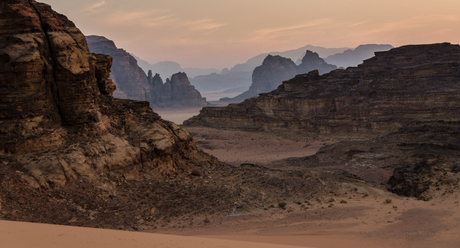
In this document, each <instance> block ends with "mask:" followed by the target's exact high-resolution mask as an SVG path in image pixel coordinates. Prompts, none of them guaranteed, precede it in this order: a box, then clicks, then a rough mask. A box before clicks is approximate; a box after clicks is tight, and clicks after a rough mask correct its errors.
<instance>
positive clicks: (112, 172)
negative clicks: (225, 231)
mask: <svg viewBox="0 0 460 248" xmlns="http://www.w3.org/2000/svg"><path fill="white" fill-rule="evenodd" d="M0 7H1V8H0V10H1V15H2V18H3V21H2V23H1V28H0V30H1V31H0V41H1V44H2V47H1V48H0V54H1V55H0V57H1V58H2V66H1V67H0V79H1V80H0V82H1V86H0V97H1V101H0V109H1V112H0V113H1V114H0V148H1V149H0V155H1V156H4V158H7V157H8V158H10V159H13V160H15V161H17V162H18V164H20V165H21V168H23V170H24V173H25V174H24V175H23V178H24V180H27V181H28V182H29V183H30V185H33V186H36V187H42V188H55V187H60V186H63V185H65V184H67V183H69V182H72V181H75V180H84V181H86V182H89V183H92V184H95V185H101V184H104V183H103V181H104V180H108V178H117V177H123V178H125V179H130V180H137V179H139V172H140V171H141V170H143V171H145V176H147V177H148V176H153V175H165V174H169V173H174V172H175V170H176V169H177V168H178V166H180V167H181V168H182V170H185V171H187V170H188V169H190V170H194V169H196V167H197V166H198V167H199V166H200V165H202V164H203V163H204V164H206V165H209V164H212V163H213V162H212V161H215V160H213V159H211V158H210V157H209V156H208V155H206V154H204V153H202V152H200V151H198V150H197V149H196V147H195V145H194V142H193V140H192V137H191V136H190V134H189V133H188V132H187V131H185V130H182V129H180V128H179V127H178V126H176V125H175V124H173V123H171V122H167V121H163V120H161V119H160V118H159V116H158V115H157V114H155V113H154V112H153V111H152V109H150V108H149V103H148V102H140V101H129V100H120V99H114V98H112V97H111V95H112V93H113V91H114V90H115V85H114V84H113V82H112V81H111V80H110V79H109V75H110V66H111V65H112V58H111V57H110V56H107V55H104V54H92V53H90V51H89V49H88V46H87V43H86V40H85V37H84V36H83V34H82V33H81V32H80V31H79V30H78V29H77V28H76V27H75V25H74V24H73V23H72V22H71V21H69V20H68V19H67V18H66V17H65V16H63V15H60V14H58V13H56V12H54V11H53V10H52V9H51V7H50V6H49V5H46V4H41V3H37V2H35V1H9V2H7V3H5V2H3V3H2V4H1V5H0ZM3 44H4V45H3ZM185 79H186V77H185ZM173 81H174V82H177V83H176V84H177V85H178V86H177V87H179V88H180V86H181V85H182V84H185V83H186V82H184V79H183V77H181V78H179V79H174V80H173ZM176 84H174V85H176ZM174 87H176V86H174ZM174 87H173V90H175V89H176V88H177V87H176V88H174Z"/></svg>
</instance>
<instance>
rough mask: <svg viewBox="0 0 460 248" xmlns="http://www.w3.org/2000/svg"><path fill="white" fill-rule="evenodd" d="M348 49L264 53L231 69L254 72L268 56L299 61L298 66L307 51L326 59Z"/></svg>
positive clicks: (321, 48)
mask: <svg viewBox="0 0 460 248" xmlns="http://www.w3.org/2000/svg"><path fill="white" fill-rule="evenodd" d="M347 49H348V50H349V49H350V48H347V47H341V48H325V47H320V46H312V45H306V46H304V47H301V48H297V49H293V50H288V51H284V52H269V53H262V54H259V55H257V56H255V57H253V58H250V59H249V60H248V61H246V63H244V64H237V65H235V66H234V67H232V69H230V71H251V72H252V71H253V70H254V69H255V68H256V67H257V66H259V65H260V64H262V62H263V61H264V59H265V58H266V57H267V56H268V55H273V56H275V55H279V56H281V57H285V58H290V59H291V60H292V61H297V64H300V63H301V59H302V58H303V57H304V56H305V51H307V50H310V51H312V52H315V53H317V54H318V55H319V57H321V58H326V57H328V56H330V55H333V54H337V53H342V52H344V51H345V50H347ZM328 63H329V62H328Z"/></svg>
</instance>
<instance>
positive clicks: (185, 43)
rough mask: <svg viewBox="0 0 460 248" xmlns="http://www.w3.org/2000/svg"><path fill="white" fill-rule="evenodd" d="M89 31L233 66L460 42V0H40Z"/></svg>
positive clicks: (167, 55) (145, 52) (150, 51)
mask: <svg viewBox="0 0 460 248" xmlns="http://www.w3.org/2000/svg"><path fill="white" fill-rule="evenodd" d="M41 2H44V3H47V4H50V5H51V6H52V7H53V9H54V10H56V11H58V12H59V13H61V14H64V15H66V16H67V17H68V18H69V19H70V20H72V21H73V22H74V23H75V24H76V26H77V27H78V28H79V29H80V30H81V31H82V32H83V33H84V34H85V35H100V36H104V37H106V38H108V39H110V40H113V41H114V42H115V44H116V45H117V47H118V48H123V49H125V50H126V51H128V52H129V53H132V54H135V55H136V56H138V57H140V58H141V59H143V60H145V61H148V62H149V63H151V64H155V63H157V62H162V61H174V62H177V63H179V64H180V65H181V66H182V67H183V68H187V67H195V68H216V69H219V70H221V69H223V68H229V69H230V68H231V67H232V66H234V65H236V64H238V63H244V62H246V61H247V60H248V59H250V58H252V57H254V56H257V55H259V54H263V53H269V52H275V51H287V50H293V49H298V48H300V47H303V46H306V45H313V46H321V47H325V48H339V47H347V48H352V49H353V48H356V47H357V46H359V45H362V44H389V45H392V46H394V47H399V46H402V45H410V44H429V43H442V42H450V43H452V44H458V43H459V42H458V41H459V40H460V32H458V31H460V28H459V27H460V25H459V24H460V14H459V13H457V12H458V11H457V10H458V9H460V2H458V1H454V0H440V1H436V2H434V1H433V2H420V1H414V0H405V1H400V0H399V1H396V0H390V1H386V2H377V3H376V2H372V3H371V2H369V1H364V0H350V1H346V2H344V1H339V0H329V1H323V2H321V3H319V2H313V1H308V0H307V1H306V0H289V1H284V2H277V1H261V0H250V1H244V2H243V1H241V0H235V1H231V2H219V3H217V2H215V1H210V0H192V1H187V2H179V1H170V0H169V1H166V0H158V1H155V2H152V1H147V0H131V1H129V3H126V2H125V1H121V0H112V1H105V0H101V1H96V2H94V1H90V0H82V1H78V2H67V1H58V0H41Z"/></svg>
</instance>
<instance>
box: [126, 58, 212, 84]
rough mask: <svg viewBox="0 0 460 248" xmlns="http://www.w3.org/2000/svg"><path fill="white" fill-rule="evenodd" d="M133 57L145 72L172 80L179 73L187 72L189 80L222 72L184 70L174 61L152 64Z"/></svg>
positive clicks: (198, 69)
mask: <svg viewBox="0 0 460 248" xmlns="http://www.w3.org/2000/svg"><path fill="white" fill-rule="evenodd" d="M131 55H133V56H134V57H135V58H136V59H137V62H138V64H139V66H140V67H141V68H142V69H143V70H144V71H150V70H151V71H152V72H153V73H158V74H160V75H161V76H162V77H164V78H171V76H172V75H173V74H175V73H178V72H185V73H186V74H187V75H188V77H189V78H194V77H196V76H199V75H208V74H211V73H219V72H220V71H219V70H217V69H215V68H210V69H203V68H182V67H181V65H180V64H179V63H177V62H174V61H162V62H158V63H156V64H150V63H149V62H147V61H145V60H143V59H141V58H139V57H137V56H136V55H134V54H131Z"/></svg>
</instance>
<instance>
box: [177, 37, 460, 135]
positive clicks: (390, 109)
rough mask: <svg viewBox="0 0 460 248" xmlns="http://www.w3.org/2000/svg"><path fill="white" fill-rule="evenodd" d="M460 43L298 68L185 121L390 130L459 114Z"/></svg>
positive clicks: (318, 130)
mask: <svg viewBox="0 0 460 248" xmlns="http://www.w3.org/2000/svg"><path fill="white" fill-rule="evenodd" d="M459 62H460V47H459V46H458V45H450V44H447V43H444V44H433V45H418V46H404V47H400V48H396V49H392V50H390V51H388V52H378V53H376V56H375V57H373V58H371V59H369V60H366V61H365V62H364V63H363V64H362V65H360V66H358V67H350V68H348V69H346V70H334V71H332V72H330V73H328V74H325V75H321V76H320V75H319V73H318V72H316V73H315V72H310V73H308V74H302V75H297V76H296V77H295V78H293V79H291V80H289V81H285V82H283V84H282V85H281V86H280V87H279V88H278V89H277V90H275V91H272V92H270V93H267V94H262V95H261V96H259V97H258V98H253V99H248V100H246V101H244V102H243V103H240V104H232V105H230V106H228V107H226V108H212V107H207V108H204V109H203V110H202V111H201V113H200V115H198V116H196V117H194V118H192V119H189V120H188V121H186V122H185V125H202V126H210V127H218V128H234V129H245V130H260V131H262V130H265V131H281V132H285V131H298V132H304V133H309V134H331V133H336V134H344V133H373V134H378V133H388V132H391V131H395V130H397V129H398V128H399V127H402V126H403V125H405V124H407V123H411V122H414V121H422V120H424V121H427V120H444V121H451V120H456V119H457V118H459V115H458V113H460V112H459V110H460V109H459V108H460V106H458V105H457V104H456V103H457V102H458V100H459V98H460V92H459V89H460V88H459V85H458V83H457V82H458V80H459V77H460V75H459V64H458V63H459Z"/></svg>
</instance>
